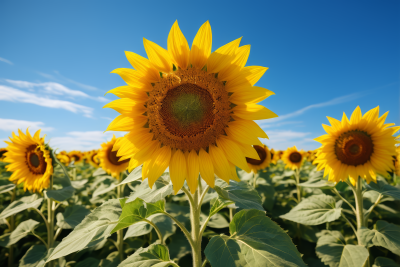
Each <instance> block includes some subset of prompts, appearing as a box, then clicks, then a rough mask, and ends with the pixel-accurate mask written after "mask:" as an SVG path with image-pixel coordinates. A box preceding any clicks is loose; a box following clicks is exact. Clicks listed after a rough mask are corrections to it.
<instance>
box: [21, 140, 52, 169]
mask: <svg viewBox="0 0 400 267" xmlns="http://www.w3.org/2000/svg"><path fill="white" fill-rule="evenodd" d="M26 164H27V165H28V168H29V170H30V171H31V172H32V173H33V174H44V173H45V172H46V167H47V163H46V161H45V158H44V155H43V151H41V150H40V149H39V148H38V146H37V145H31V146H29V147H28V148H27V149H26Z"/></svg>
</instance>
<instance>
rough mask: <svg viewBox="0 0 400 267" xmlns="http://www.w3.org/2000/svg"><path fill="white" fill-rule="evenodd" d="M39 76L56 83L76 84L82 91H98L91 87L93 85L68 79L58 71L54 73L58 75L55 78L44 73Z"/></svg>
mask: <svg viewBox="0 0 400 267" xmlns="http://www.w3.org/2000/svg"><path fill="white" fill-rule="evenodd" d="M38 73H39V75H41V76H43V77H45V78H47V79H52V80H56V81H60V80H62V81H64V82H69V83H72V84H75V85H76V86H79V87H80V88H82V89H86V90H92V91H93V90H98V89H97V88H96V87H94V86H91V85H87V84H83V83H80V82H77V81H74V80H71V79H68V78H67V77H64V76H63V75H61V74H60V73H59V72H58V71H54V73H55V74H56V76H57V77H55V76H54V75H51V74H48V73H43V72H38Z"/></svg>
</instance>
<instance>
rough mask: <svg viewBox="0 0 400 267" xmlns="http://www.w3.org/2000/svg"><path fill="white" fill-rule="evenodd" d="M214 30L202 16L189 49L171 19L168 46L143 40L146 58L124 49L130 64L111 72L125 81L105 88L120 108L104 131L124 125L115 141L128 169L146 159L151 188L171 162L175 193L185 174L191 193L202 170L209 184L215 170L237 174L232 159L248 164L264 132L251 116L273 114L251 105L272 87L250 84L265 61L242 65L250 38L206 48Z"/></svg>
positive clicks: (245, 167) (111, 105)
mask: <svg viewBox="0 0 400 267" xmlns="http://www.w3.org/2000/svg"><path fill="white" fill-rule="evenodd" d="M211 36H212V34H211V27H210V24H209V22H208V21H207V22H206V23H204V24H203V25H202V26H201V28H200V30H199V31H198V33H197V35H196V36H195V38H194V41H193V44H192V48H191V49H190V48H189V44H188V42H187V41H186V38H185V37H184V35H183V34H182V32H181V30H180V28H179V26H178V23H177V22H175V23H174V25H173V26H172V28H171V31H170V33H169V36H168V50H166V49H164V48H162V47H160V46H159V45H157V44H155V43H153V42H151V41H148V40H146V39H144V48H145V50H146V53H147V56H148V58H149V59H146V58H144V57H141V56H139V55H137V54H135V53H132V52H126V53H125V54H126V57H127V59H128V61H129V62H130V63H131V65H132V66H133V67H134V69H128V68H121V69H116V70H114V71H113V73H117V74H119V75H120V76H121V78H122V79H123V80H124V81H125V82H126V83H127V85H125V86H121V87H118V88H115V89H113V90H111V91H110V93H113V94H115V95H116V96H118V97H119V98H120V99H118V100H114V101H112V102H111V103H109V104H107V105H106V106H105V107H107V108H112V109H114V110H116V111H117V112H119V113H120V114H121V115H119V116H118V117H117V118H116V119H115V120H114V121H113V122H111V124H110V125H109V126H108V128H107V130H114V131H129V133H128V134H127V135H125V136H124V137H123V138H122V139H121V141H120V142H118V143H117V144H116V146H115V147H114V148H115V149H118V156H121V157H122V159H123V160H125V159H130V163H129V170H132V169H133V168H135V167H138V166H140V165H142V164H143V168H142V177H143V179H145V178H148V180H149V186H150V187H152V186H153V184H154V182H155V181H156V180H157V179H158V177H160V176H161V174H162V173H163V172H164V171H165V169H166V168H168V167H169V171H170V177H171V181H172V183H173V186H174V191H175V193H176V192H178V191H179V190H180V189H181V187H182V186H183V184H184V182H185V180H186V181H187V183H188V185H189V188H190V190H191V192H192V193H194V192H195V191H196V189H197V183H198V176H199V173H200V174H201V177H202V178H203V179H204V180H205V181H206V182H207V183H208V184H209V185H210V186H211V187H214V173H215V174H216V175H217V176H218V177H220V178H222V179H223V180H225V181H227V182H229V180H230V179H236V175H235V174H236V171H235V170H236V167H235V166H238V167H239V168H241V169H243V170H245V171H250V169H249V166H248V165H247V162H246V157H249V158H258V155H257V153H256V151H255V150H254V149H253V147H252V145H254V144H256V145H260V146H261V145H262V143H261V142H260V140H259V139H258V138H268V136H267V135H266V134H265V132H264V131H263V130H262V129H261V128H260V127H259V126H258V125H257V124H256V123H255V122H254V121H253V120H261V119H268V118H273V117H277V115H276V114H275V113H273V112H272V111H270V110H268V109H267V108H265V107H264V106H261V105H257V104H256V103H258V102H260V101H262V100H264V99H266V98H267V97H269V96H270V95H272V94H274V93H273V92H271V91H270V90H267V89H264V88H261V87H257V86H254V84H255V83H256V82H257V81H258V80H259V79H260V78H261V77H262V76H263V74H264V73H265V71H266V70H267V69H268V68H265V67H260V66H247V67H246V66H245V65H246V62H247V59H248V57H249V53H250V45H244V46H239V45H240V41H241V38H239V39H237V40H234V41H232V42H230V43H228V44H226V45H224V46H222V47H221V48H219V49H217V50H216V51H215V52H213V53H211V42H212V37H211Z"/></svg>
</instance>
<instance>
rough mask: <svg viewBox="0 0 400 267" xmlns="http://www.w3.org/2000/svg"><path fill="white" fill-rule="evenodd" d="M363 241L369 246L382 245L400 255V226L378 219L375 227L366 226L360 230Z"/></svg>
mask: <svg viewBox="0 0 400 267" xmlns="http://www.w3.org/2000/svg"><path fill="white" fill-rule="evenodd" d="M359 235H360V238H361V240H363V243H364V244H366V245H367V246H368V247H372V246H381V247H384V248H386V249H388V250H390V251H391V252H393V253H394V254H397V255H400V226H398V225H396V224H393V223H388V222H386V221H381V220H379V221H377V222H376V224H375V229H373V230H370V229H367V228H365V227H363V228H361V229H360V230H359Z"/></svg>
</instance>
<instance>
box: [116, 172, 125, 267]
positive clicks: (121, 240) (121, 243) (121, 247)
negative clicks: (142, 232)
mask: <svg viewBox="0 0 400 267" xmlns="http://www.w3.org/2000/svg"><path fill="white" fill-rule="evenodd" d="M117 178H118V182H119V183H120V182H121V175H120V174H118V177H117ZM122 197H124V194H123V192H122V185H118V187H117V198H118V199H119V198H122ZM117 245H118V247H117V248H118V254H119V260H120V261H121V262H122V261H123V260H124V230H123V229H121V230H118V232H117Z"/></svg>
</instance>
